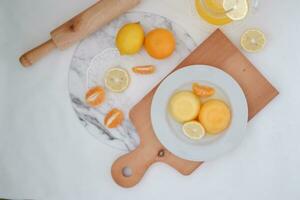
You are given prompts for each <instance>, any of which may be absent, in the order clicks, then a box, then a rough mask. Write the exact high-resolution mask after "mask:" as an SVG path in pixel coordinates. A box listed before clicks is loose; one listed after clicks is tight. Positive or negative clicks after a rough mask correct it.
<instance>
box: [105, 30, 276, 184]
mask: <svg viewBox="0 0 300 200" xmlns="http://www.w3.org/2000/svg"><path fill="white" fill-rule="evenodd" d="M194 64H205V65H211V66H215V67H217V68H219V69H221V70H223V71H225V72H227V73H228V74H230V75H231V76H232V77H233V78H234V79H235V80H236V81H237V82H238V83H239V84H240V86H241V88H242V89H243V91H244V93H245V95H246V98H247V102H248V110H249V120H250V119H252V118H253V117H254V116H255V114H257V113H258V112H259V111H260V110H261V109H262V108H264V107H265V106H266V105H267V104H268V103H269V102H270V101H271V100H272V99H273V98H274V97H275V96H277V95H278V94H279V93H278V91H277V90H276V89H275V88H274V87H273V86H272V85H271V84H270V82H268V80H267V79H266V78H265V77H264V76H263V75H262V74H261V73H260V72H259V71H258V70H257V69H256V68H255V67H254V66H253V64H251V63H250V61H249V60H248V59H247V58H246V57H245V56H244V55H243V54H242V53H241V52H240V51H239V50H238V49H237V48H236V47H235V46H234V45H233V44H232V42H231V41H230V40H229V39H228V38H227V37H226V36H225V35H224V34H223V33H222V32H221V31H220V30H219V29H217V30H216V31H215V32H214V33H213V34H212V35H211V36H209V37H208V39H206V40H205V41H204V42H203V43H202V44H201V45H200V46H199V47H197V48H196V49H195V50H194V51H193V52H192V53H191V54H190V55H189V56H188V57H187V58H186V59H185V60H184V61H183V62H182V63H180V64H179V65H178V66H177V67H176V68H175V69H174V71H175V70H178V69H180V68H183V67H185V66H189V65H194ZM158 86H159V84H158V85H157V86H156V87H155V88H153V89H152V90H151V91H150V92H149V93H148V94H147V95H146V96H145V97H144V98H143V99H142V100H141V101H140V102H139V103H138V104H137V105H136V106H134V107H133V108H132V110H131V112H130V119H131V120H132V123H133V124H134V126H135V128H136V129H137V132H138V133H139V135H140V141H141V142H140V145H139V147H138V148H137V149H135V150H134V151H132V152H130V153H128V154H126V155H123V156H121V157H120V158H118V159H117V160H116V161H115V162H114V164H113V165H112V171H111V172H112V177H113V179H114V180H115V181H116V183H117V184H119V185H120V186H122V187H132V186H134V185H136V184H137V183H138V182H139V181H140V180H141V178H142V177H143V175H144V173H145V172H146V170H147V169H148V168H149V167H150V166H151V165H152V164H153V163H155V162H164V163H166V164H168V165H170V166H172V167H174V168H175V169H176V170H177V171H179V172H180V173H181V174H183V175H189V174H191V173H192V172H193V171H194V170H195V169H197V168H198V167H199V166H200V165H201V164H202V162H194V161H188V160H184V159H181V158H179V157H177V156H175V155H173V154H172V153H170V152H169V151H168V150H166V149H165V148H164V146H163V145H162V144H161V143H160V142H159V140H158V139H157V137H156V136H155V133H154V132H153V128H152V125H151V119H150V109H151V102H152V98H153V95H154V93H155V91H156V89H157V87H158Z"/></svg>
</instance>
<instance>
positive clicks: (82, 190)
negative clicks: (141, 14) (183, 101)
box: [0, 0, 300, 200]
mask: <svg viewBox="0 0 300 200" xmlns="http://www.w3.org/2000/svg"><path fill="white" fill-rule="evenodd" d="M94 2H96V0H85V1H82V0H51V1H50V0H44V1H40V0H22V1H21V0H1V1H0V24H1V28H0V91H1V94H0V97H1V100H0V102H1V104H0V198H1V197H5V198H17V199H22V198H23V199H25V198H27V199H64V200H65V199H128V200H129V199H130V200H132V199H151V200H152V199H191V200H192V199H230V200H232V199H249V200H253V199H272V200H277V199H278V200H279V199H290V200H291V199H300V190H299V185H300V171H299V169H300V145H299V141H300V134H299V125H298V124H299V123H300V121H299V113H300V94H299V85H300V51H299V49H298V48H299V47H300V39H299V35H300V23H299V21H300V12H299V7H300V2H299V1H297V0H288V1H281V0H273V1H266V0H261V1H260V5H259V8H258V10H257V13H256V14H255V15H253V17H251V18H248V19H247V20H245V21H244V22H243V24H242V25H237V26H236V27H232V26H228V27H226V28H224V29H223V31H224V32H225V34H227V35H228V37H229V38H230V39H231V40H232V41H233V42H234V43H235V44H236V45H239V37H240V35H241V33H242V32H243V31H244V30H245V29H246V28H251V27H258V28H260V29H261V30H262V31H264V32H265V34H266V36H267V39H268V43H267V46H266V48H265V49H264V50H263V51H262V52H260V53H256V54H248V53H245V55H246V56H247V57H248V58H249V59H250V60H251V62H253V63H254V64H255V65H256V66H257V68H258V69H259V70H260V71H261V72H262V73H263V74H264V75H265V76H266V77H267V78H268V79H269V80H270V82H272V83H273V84H274V86H275V87H276V88H277V89H278V90H279V91H280V95H279V96H278V97H277V98H276V99H275V100H274V101H272V102H271V103H270V104H269V105H268V106H267V107H266V108H265V109H264V110H263V111H261V112H260V113H259V114H258V115H257V116H256V117H255V118H254V119H253V120H252V121H251V122H250V123H249V125H248V128H247V136H246V138H245V140H244V141H243V142H242V144H241V145H240V146H239V147H238V148H237V149H236V150H235V151H233V152H232V153H230V154H227V155H226V156H224V157H222V158H219V159H217V160H215V161H210V162H207V163H205V164H204V165H203V166H201V167H200V168H199V169H198V170H196V171H195V172H194V173H193V174H192V175H190V176H187V177H184V176H182V175H180V174H179V173H177V172H176V171H175V170H174V169H172V168H170V167H169V166H167V165H164V164H155V165H154V166H152V167H151V168H150V169H149V170H148V172H147V173H146V175H145V177H144V178H143V180H142V181H141V182H140V183H139V184H138V185H137V186H136V187H133V188H131V189H123V188H121V187H119V186H118V185H116V184H115V183H114V181H113V180H112V178H111V174H110V169H111V164H112V162H113V161H114V160H115V159H116V158H117V157H118V156H120V155H121V154H122V152H120V151H117V150H115V149H112V148H110V147H109V146H107V145H105V144H102V143H100V142H99V141H97V140H96V139H95V138H94V137H92V136H91V135H90V134H88V133H87V132H86V130H85V129H84V127H83V126H82V125H81V124H80V123H79V121H78V119H77V117H76V115H75V113H74V111H73V109H72V107H71V104H70V99H69V96H68V81H67V80H68V79H67V78H68V70H69V63H70V60H71V57H72V54H73V52H74V49H75V46H74V47H72V48H70V49H68V50H66V51H64V52H58V51H55V52H53V53H51V54H50V55H49V56H48V57H46V58H45V59H43V60H42V61H41V62H39V63H38V64H36V65H35V66H34V67H32V68H29V69H24V68H22V67H20V65H19V63H18V60H17V58H18V57H19V55H20V54H21V53H23V52H24V51H25V50H28V49H29V48H31V47H34V46H35V45H37V44H39V43H40V42H42V41H45V40H47V39H48V38H49V31H50V30H52V29H53V28H55V27H56V26H58V25H59V24H61V23H62V22H63V21H65V20H67V19H69V18H70V17H72V16H73V15H75V14H76V13H78V12H79V11H81V10H83V9H84V8H86V7H88V6H89V5H91V4H92V3H94ZM189 3H190V2H189V1H188V0H176V1H175V0H143V3H142V4H141V5H140V6H139V7H137V8H136V10H142V11H149V12H154V13H158V14H161V15H164V16H166V17H168V18H170V19H172V20H174V21H176V22H177V23H178V24H180V25H181V26H183V27H184V28H185V29H186V30H187V31H188V32H189V33H190V34H191V35H192V36H193V38H194V39H195V40H196V41H197V42H200V41H199V38H197V36H198V35H199V34H200V32H201V31H202V30H203V29H205V30H206V31H208V32H211V31H212V30H213V28H207V27H208V26H206V27H203V23H202V22H200V20H199V19H198V18H197V16H195V15H194V14H191V6H190V4H189ZM201 34H202V33H201Z"/></svg>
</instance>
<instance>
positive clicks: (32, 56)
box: [20, 39, 56, 67]
mask: <svg viewBox="0 0 300 200" xmlns="http://www.w3.org/2000/svg"><path fill="white" fill-rule="evenodd" d="M55 48H56V45H55V44H54V42H53V41H52V39H50V40H48V41H47V42H45V43H43V44H41V45H40V46H38V47H35V48H34V49H32V50H30V51H28V52H26V53H25V54H23V55H22V56H21V57H20V63H21V64H22V65H23V66H24V67H30V66H31V65H33V64H34V63H36V62H37V61H38V60H40V59H41V58H42V57H44V56H46V55H47V54H48V53H50V52H51V51H52V50H53V49H55Z"/></svg>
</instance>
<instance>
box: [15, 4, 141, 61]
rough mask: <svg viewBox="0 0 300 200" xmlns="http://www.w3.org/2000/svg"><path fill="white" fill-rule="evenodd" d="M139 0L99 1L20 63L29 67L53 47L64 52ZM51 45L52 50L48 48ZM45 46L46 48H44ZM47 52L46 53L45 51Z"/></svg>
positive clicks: (54, 32) (52, 33)
mask: <svg viewBox="0 0 300 200" xmlns="http://www.w3.org/2000/svg"><path fill="white" fill-rule="evenodd" d="M140 1H141V0H100V1H98V2H97V3H96V4H94V5H93V6H91V7H89V8H88V9H86V10H85V11H83V12H82V13H80V14H79V15H77V16H75V17H73V18H72V19H71V20H69V21H67V22H66V23H64V24H62V25H61V26H59V27H58V28H56V29H55V30H53V31H52V32H51V33H50V35H51V38H52V39H51V40H49V41H48V42H46V43H44V44H42V45H40V46H38V47H36V48H34V49H32V50H30V51H28V52H27V53H25V54H24V55H22V56H21V57H20V63H21V64H22V65H23V66H24V67H29V66H31V65H33V64H34V63H35V62H37V61H38V60H40V59H41V58H42V57H44V56H46V55H47V54H48V53H49V52H50V51H51V50H52V49H54V47H57V48H58V49H60V50H64V49H66V48H68V47H70V46H71V45H73V44H75V43H76V42H78V41H80V40H82V39H84V38H85V37H87V36H88V35H90V34H92V33H94V32H95V31H97V30H98V29H100V28H101V27H103V26H104V25H106V24H108V23H109V22H111V21H112V20H113V19H115V18H117V17H119V16H120V15H122V14H123V13H125V12H126V11H128V10H130V9H131V8H133V7H135V6H136V5H137V4H139V3H140ZM50 41H51V44H52V43H53V44H52V46H51V47H53V48H45V47H50V46H49V44H50ZM45 45H47V46H45ZM46 50H47V51H46Z"/></svg>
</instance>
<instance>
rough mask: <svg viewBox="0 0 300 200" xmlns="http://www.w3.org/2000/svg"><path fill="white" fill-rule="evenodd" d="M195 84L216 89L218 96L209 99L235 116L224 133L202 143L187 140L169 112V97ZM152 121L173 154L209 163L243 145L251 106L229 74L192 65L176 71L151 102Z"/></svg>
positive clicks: (163, 142)
mask: <svg viewBox="0 0 300 200" xmlns="http://www.w3.org/2000/svg"><path fill="white" fill-rule="evenodd" d="M193 82H199V83H200V84H201V83H202V84H205V85H210V86H213V87H214V88H215V89H216V94H215V95H214V96H212V97H210V98H216V99H221V100H223V101H225V102H226V103H227V104H228V105H229V106H230V109H231V114H232V118H231V123H230V126H229V127H228V128H227V129H226V130H225V131H224V132H223V133H220V134H218V135H216V136H205V137H204V138H203V139H201V140H199V141H193V140H190V139H188V138H187V137H186V136H185V135H184V134H183V133H182V125H181V124H179V123H177V122H175V121H174V120H173V119H172V117H171V116H170V115H169V112H168V102H169V99H170V97H171V96H172V95H173V94H174V93H175V92H176V91H178V90H187V89H188V90H191V86H192V83H193ZM151 121H152V126H153V129H154V132H155V134H156V136H157V137H158V139H159V140H160V142H161V143H162V144H163V145H164V146H165V147H166V148H167V149H168V150H169V151H171V152H172V153H173V154H175V155H177V156H179V157H181V158H183V159H187V160H193V161H207V160H211V159H214V158H216V157H218V156H220V155H223V154H225V153H226V152H228V151H230V150H232V149H233V148H234V147H236V146H237V145H238V144H239V143H240V142H241V140H242V138H243V136H244V134H245V129H246V125H247V121H248V106H247V101H246V98H245V95H244V93H243V91H242V89H241V88H240V86H239V84H238V83H237V82H236V81H235V80H234V79H233V78H232V77H231V76H230V75H228V74H227V73H225V72H224V71H222V70H219V69H217V68H215V67H211V66H207V65H193V66H189V67H185V68H183V69H180V70H177V71H176V72H174V73H172V74H171V75H169V76H168V77H167V78H166V79H165V80H164V81H163V82H162V83H161V84H160V86H159V88H158V89H157V91H156V93H155V95H154V97H153V101H152V107H151Z"/></svg>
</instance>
